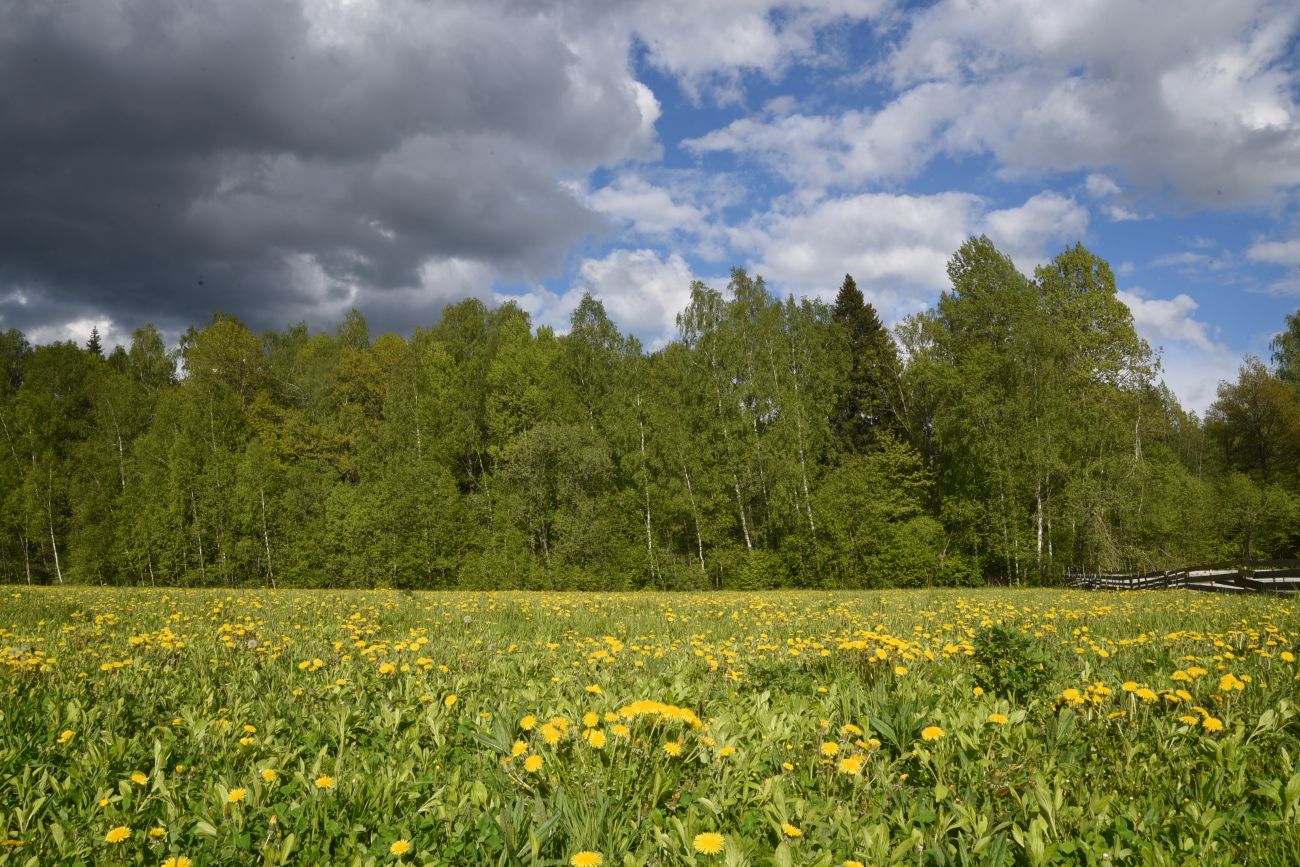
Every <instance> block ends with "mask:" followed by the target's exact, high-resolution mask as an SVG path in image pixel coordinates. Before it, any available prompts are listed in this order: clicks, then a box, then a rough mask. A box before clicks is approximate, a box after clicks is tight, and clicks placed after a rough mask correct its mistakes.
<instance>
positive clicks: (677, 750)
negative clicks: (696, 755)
mask: <svg viewBox="0 0 1300 867" xmlns="http://www.w3.org/2000/svg"><path fill="white" fill-rule="evenodd" d="M664 752H666V753H667V754H668V755H670V756H680V755H681V754H682V745H681V743H680V742H679V741H669V742H668V743H666V744H664Z"/></svg>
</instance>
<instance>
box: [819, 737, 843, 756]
mask: <svg viewBox="0 0 1300 867" xmlns="http://www.w3.org/2000/svg"><path fill="white" fill-rule="evenodd" d="M818 751H819V752H820V753H821V754H822V755H823V756H825V757H826V758H828V759H829V758H830V757H831V756H833V755H835V754H836V753H838V752H839V751H840V745H839V744H837V743H835V742H834V741H826V742H825V743H823V744H822V745H821V746H820V747H819V748H818Z"/></svg>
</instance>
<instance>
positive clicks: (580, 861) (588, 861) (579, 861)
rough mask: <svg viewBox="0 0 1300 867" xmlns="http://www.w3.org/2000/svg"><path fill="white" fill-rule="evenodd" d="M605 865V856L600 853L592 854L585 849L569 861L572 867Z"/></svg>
mask: <svg viewBox="0 0 1300 867" xmlns="http://www.w3.org/2000/svg"><path fill="white" fill-rule="evenodd" d="M604 863H605V856H604V855H601V854H600V853H599V852H591V851H588V850H586V849H584V850H583V851H581V852H578V853H577V854H576V855H574V856H573V857H572V858H570V859H569V864H570V865H572V867H600V865H601V864H604Z"/></svg>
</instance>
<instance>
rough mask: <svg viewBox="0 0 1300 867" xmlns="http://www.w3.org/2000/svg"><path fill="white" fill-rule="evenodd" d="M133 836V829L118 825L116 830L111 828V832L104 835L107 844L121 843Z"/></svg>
mask: <svg viewBox="0 0 1300 867" xmlns="http://www.w3.org/2000/svg"><path fill="white" fill-rule="evenodd" d="M130 836H131V829H130V828H128V827H127V826H125V825H118V826H117V827H116V828H110V829H109V832H108V833H107V834H105V835H104V842H105V843H121V842H122V841H123V840H125V839H127V838H128V837H130Z"/></svg>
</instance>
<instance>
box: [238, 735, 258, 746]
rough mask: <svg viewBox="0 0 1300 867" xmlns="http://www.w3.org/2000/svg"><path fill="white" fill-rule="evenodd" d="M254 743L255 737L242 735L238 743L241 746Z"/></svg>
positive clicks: (255, 741)
mask: <svg viewBox="0 0 1300 867" xmlns="http://www.w3.org/2000/svg"><path fill="white" fill-rule="evenodd" d="M255 743H257V740H256V738H250V737H243V738H240V739H239V745H240V746H241V747H251V746H252V745H253V744H255Z"/></svg>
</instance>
